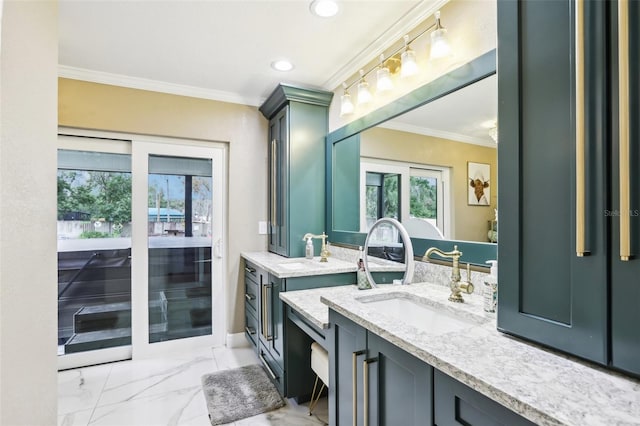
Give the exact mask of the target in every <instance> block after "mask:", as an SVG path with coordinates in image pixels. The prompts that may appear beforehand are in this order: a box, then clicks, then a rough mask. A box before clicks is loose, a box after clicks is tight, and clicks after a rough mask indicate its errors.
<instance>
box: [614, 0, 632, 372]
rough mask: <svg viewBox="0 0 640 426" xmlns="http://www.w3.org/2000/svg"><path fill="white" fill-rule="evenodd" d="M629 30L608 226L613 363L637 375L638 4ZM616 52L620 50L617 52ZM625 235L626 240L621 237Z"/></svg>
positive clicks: (617, 90)
mask: <svg viewBox="0 0 640 426" xmlns="http://www.w3.org/2000/svg"><path fill="white" fill-rule="evenodd" d="M628 12H629V13H628V17H627V19H628V26H629V46H628V49H627V52H626V53H627V54H628V55H629V58H628V60H625V58H622V63H619V62H620V61H619V60H618V59H619V58H618V57H616V56H615V55H614V57H613V65H614V68H615V70H614V72H612V76H613V80H614V81H613V84H612V93H613V104H614V105H617V104H618V101H619V96H620V88H619V87H618V77H617V76H618V71H619V68H618V67H623V68H626V70H627V71H628V75H629V76H630V79H629V90H628V91H629V102H628V104H626V105H625V106H624V107H626V109H627V113H628V117H629V121H628V123H625V121H626V119H623V120H620V117H619V116H617V115H614V118H613V126H612V131H613V137H612V140H613V148H614V149H613V155H612V156H611V161H612V165H611V169H612V170H614V171H615V173H613V175H612V182H613V190H612V191H611V194H612V198H613V200H612V208H611V209H610V211H609V214H610V218H611V220H612V227H611V236H612V238H611V357H612V359H611V361H612V365H613V366H614V367H615V368H619V369H622V370H624V371H627V372H631V373H633V374H635V375H636V376H640V331H639V330H638V323H640V309H638V307H639V306H640V279H639V278H638V277H640V258H639V256H640V120H639V119H638V118H639V117H640V105H639V103H638V98H639V97H640V81H639V80H638V78H637V76H638V75H640V55H639V52H640V3H639V2H637V1H630V2H629V11H628ZM610 16H613V17H614V18H615V19H614V21H613V22H612V25H611V26H612V28H614V29H617V25H618V23H617V16H618V14H617V4H616V2H611V15H610ZM619 50H620V49H618V51H619ZM619 110H620V108H612V111H619ZM620 128H622V129H623V130H624V129H625V128H628V131H629V160H628V162H629V165H630V173H629V176H628V177H622V178H621V176H620V174H619V173H618V171H619V170H620V167H621V165H622V164H623V162H624V161H625V160H624V159H621V157H620V154H621V150H620V136H619V133H620ZM624 183H626V184H627V185H628V188H629V202H630V204H629V209H628V210H629V211H628V212H626V211H624V208H622V207H620V197H621V191H620V189H621V188H623V187H624V185H623V184H624ZM623 215H626V216H627V217H626V219H627V220H628V221H629V226H630V229H628V230H625V229H624V228H621V226H620V223H621V220H622V218H623ZM625 234H626V235H625ZM621 238H622V239H625V238H627V239H628V241H629V243H630V249H631V257H630V258H629V260H624V261H623V260H621V258H620V254H621V250H620V242H621Z"/></svg>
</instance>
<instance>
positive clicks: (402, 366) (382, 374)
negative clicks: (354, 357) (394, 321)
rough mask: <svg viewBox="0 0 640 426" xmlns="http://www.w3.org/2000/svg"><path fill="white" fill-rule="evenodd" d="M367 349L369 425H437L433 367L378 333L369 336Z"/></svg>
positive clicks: (364, 365)
mask: <svg viewBox="0 0 640 426" xmlns="http://www.w3.org/2000/svg"><path fill="white" fill-rule="evenodd" d="M367 346H368V350H367V358H366V359H365V360H364V361H363V375H365V376H368V380H366V382H367V388H365V389H364V391H365V395H364V397H365V401H366V402H367V403H366V404H365V405H367V407H366V409H368V411H369V421H368V423H365V424H369V425H371V426H384V425H388V426H392V425H405V426H424V425H430V424H433V394H432V392H433V368H432V367H431V366H430V365H428V364H425V363H424V362H423V361H420V360H419V359H417V358H416V357H414V356H413V355H410V354H409V353H407V352H405V351H403V350H402V349H400V348H398V347H397V346H395V345H393V344H391V343H389V342H388V341H386V340H385V339H383V338H381V337H380V336H378V335H376V334H374V333H368V335H367ZM363 382H365V380H363ZM363 386H364V385H363ZM367 398H368V400H367Z"/></svg>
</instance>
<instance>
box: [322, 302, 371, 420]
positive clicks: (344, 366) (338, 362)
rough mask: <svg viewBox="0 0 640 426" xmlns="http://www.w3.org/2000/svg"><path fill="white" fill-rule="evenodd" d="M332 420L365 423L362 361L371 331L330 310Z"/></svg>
mask: <svg viewBox="0 0 640 426" xmlns="http://www.w3.org/2000/svg"><path fill="white" fill-rule="evenodd" d="M329 322H330V324H331V325H330V328H329V333H328V334H327V337H328V339H327V340H328V342H327V343H328V344H327V346H328V352H329V424H330V425H335V426H352V425H357V426H361V425H363V424H364V423H363V411H362V410H363V397H364V393H363V388H362V379H363V376H362V363H363V361H364V359H365V355H366V349H367V331H366V330H365V329H364V328H362V327H360V326H359V325H356V324H355V323H353V322H352V321H350V320H348V319H346V318H344V317H343V316H342V315H339V314H337V313H335V312H334V311H332V310H329Z"/></svg>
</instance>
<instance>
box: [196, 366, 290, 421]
mask: <svg viewBox="0 0 640 426" xmlns="http://www.w3.org/2000/svg"><path fill="white" fill-rule="evenodd" d="M202 390H203V391H204V397H205V400H206V401H207V409H208V410H209V418H210V419H211V424H212V425H220V424H224V423H231V422H234V421H236V420H240V419H244V418H247V417H251V416H255V415H256V414H260V413H266V412H267V411H271V410H275V409H276V408H280V407H283V406H284V405H285V402H284V399H282V397H281V396H280V394H279V393H278V390H277V389H276V387H275V386H274V385H273V383H271V381H270V380H269V377H267V373H266V371H265V370H264V368H263V367H262V366H261V365H257V364H256V365H247V366H245V367H240V368H235V369H233V370H223V371H217V372H215V373H211V374H205V375H204V376H202Z"/></svg>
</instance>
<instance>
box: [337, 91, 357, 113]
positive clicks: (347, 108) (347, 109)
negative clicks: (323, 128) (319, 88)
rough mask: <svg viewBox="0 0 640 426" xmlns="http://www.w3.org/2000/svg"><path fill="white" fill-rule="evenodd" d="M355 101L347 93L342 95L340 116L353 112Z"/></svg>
mask: <svg viewBox="0 0 640 426" xmlns="http://www.w3.org/2000/svg"><path fill="white" fill-rule="evenodd" d="M353 110H354V107H353V102H351V95H350V94H349V93H345V94H344V95H342V96H341V97H340V116H343V115H348V114H353Z"/></svg>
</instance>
